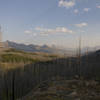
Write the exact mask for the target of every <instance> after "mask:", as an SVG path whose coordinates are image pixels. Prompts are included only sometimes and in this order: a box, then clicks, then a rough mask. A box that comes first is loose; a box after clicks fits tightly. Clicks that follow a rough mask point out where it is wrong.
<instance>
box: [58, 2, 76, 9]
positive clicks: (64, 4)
mask: <svg viewBox="0 0 100 100" xmlns="http://www.w3.org/2000/svg"><path fill="white" fill-rule="evenodd" d="M73 6H75V1H74V0H70V1H66V0H59V7H65V8H71V7H73Z"/></svg>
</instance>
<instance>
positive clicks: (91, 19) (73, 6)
mask: <svg viewBox="0 0 100 100" xmlns="http://www.w3.org/2000/svg"><path fill="white" fill-rule="evenodd" d="M0 25H1V26H2V30H3V40H4V41H5V40H12V41H16V42H22V43H33V44H40V45H41V44H49V45H51V44H56V45H59V46H65V47H76V46H77V45H78V37H79V36H80V34H81V36H82V45H83V46H88V45H89V46H95V45H100V0H0Z"/></svg>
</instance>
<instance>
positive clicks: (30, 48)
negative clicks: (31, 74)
mask: <svg viewBox="0 0 100 100" xmlns="http://www.w3.org/2000/svg"><path fill="white" fill-rule="evenodd" d="M4 46H5V47H8V48H15V49H17V50H22V51H25V52H44V53H51V54H52V53H54V54H65V55H67V56H72V55H75V54H76V53H77V51H76V50H77V49H74V48H73V49H72V48H61V47H57V46H55V45H53V46H48V45H41V46H40V45H34V44H29V45H26V44H23V43H16V42H13V41H8V40H7V41H6V42H4ZM98 49H100V46H96V47H84V48H82V53H85V52H87V50H88V52H92V51H95V50H98Z"/></svg>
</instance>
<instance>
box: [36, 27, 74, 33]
mask: <svg viewBox="0 0 100 100" xmlns="http://www.w3.org/2000/svg"><path fill="white" fill-rule="evenodd" d="M35 30H36V31H38V32H39V33H40V34H55V33H67V34H71V33H73V31H72V30H69V29H67V28H66V27H56V28H55V29H48V28H42V27H36V28H35Z"/></svg>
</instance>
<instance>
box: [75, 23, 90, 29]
mask: <svg viewBox="0 0 100 100" xmlns="http://www.w3.org/2000/svg"><path fill="white" fill-rule="evenodd" d="M75 26H76V27H80V28H82V27H86V26H88V23H86V22H83V23H80V24H75Z"/></svg>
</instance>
